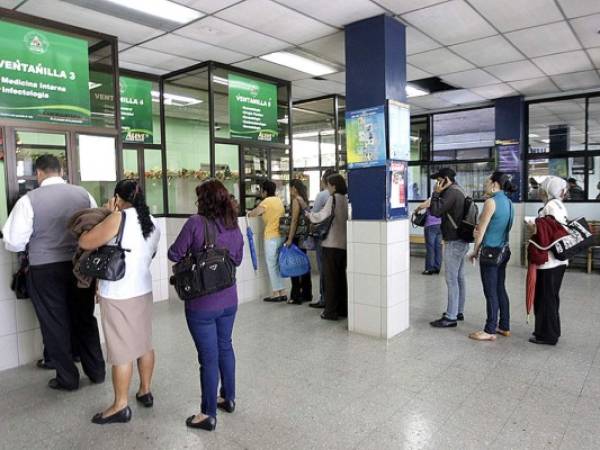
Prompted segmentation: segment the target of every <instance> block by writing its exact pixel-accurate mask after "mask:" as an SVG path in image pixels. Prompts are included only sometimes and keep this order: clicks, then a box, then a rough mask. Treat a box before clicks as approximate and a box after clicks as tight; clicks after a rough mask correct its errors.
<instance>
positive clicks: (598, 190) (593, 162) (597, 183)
mask: <svg viewBox="0 0 600 450" xmlns="http://www.w3.org/2000/svg"><path fill="white" fill-rule="evenodd" d="M588 174H589V179H588V181H589V188H588V191H589V192H588V198H589V199H590V200H600V156H594V157H593V158H588Z"/></svg>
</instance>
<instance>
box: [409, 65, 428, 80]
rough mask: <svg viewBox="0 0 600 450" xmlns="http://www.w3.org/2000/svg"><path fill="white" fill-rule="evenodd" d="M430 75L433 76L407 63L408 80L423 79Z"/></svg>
mask: <svg viewBox="0 0 600 450" xmlns="http://www.w3.org/2000/svg"><path fill="white" fill-rule="evenodd" d="M429 77H431V74H430V73H427V72H425V71H424V70H421V69H417V68H416V67H415V66H411V65H410V64H407V65H406V79H407V80H408V81H413V80H421V79H423V78H429Z"/></svg>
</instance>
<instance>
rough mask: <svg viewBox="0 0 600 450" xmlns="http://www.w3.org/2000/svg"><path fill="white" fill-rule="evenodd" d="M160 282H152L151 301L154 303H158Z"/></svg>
mask: <svg viewBox="0 0 600 450" xmlns="http://www.w3.org/2000/svg"><path fill="white" fill-rule="evenodd" d="M160 293H161V290H160V280H157V281H152V299H153V301H154V303H156V302H159V301H160Z"/></svg>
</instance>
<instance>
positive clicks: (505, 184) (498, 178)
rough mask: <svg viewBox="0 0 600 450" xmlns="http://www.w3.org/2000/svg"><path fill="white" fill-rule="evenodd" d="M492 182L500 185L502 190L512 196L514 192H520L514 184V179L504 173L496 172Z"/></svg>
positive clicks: (491, 178)
mask: <svg viewBox="0 0 600 450" xmlns="http://www.w3.org/2000/svg"><path fill="white" fill-rule="evenodd" d="M490 180H492V181H493V182H495V183H498V184H499V185H500V189H502V190H503V191H504V192H506V193H507V194H512V193H513V192H517V191H518V190H519V189H518V188H517V186H515V184H514V183H513V182H512V178H511V177H510V175H507V174H505V173H504V172H498V171H496V172H494V173H493V174H492V176H491V177H490Z"/></svg>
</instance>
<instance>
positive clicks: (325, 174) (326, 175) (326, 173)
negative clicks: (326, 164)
mask: <svg viewBox="0 0 600 450" xmlns="http://www.w3.org/2000/svg"><path fill="white" fill-rule="evenodd" d="M334 173H336V171H335V169H332V168H331V167H330V168H328V169H325V171H324V172H323V176H322V177H321V179H322V180H323V181H325V182H327V178H329V177H330V176H331V175H333V174H334Z"/></svg>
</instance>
